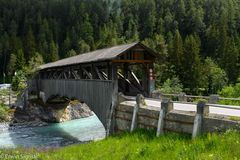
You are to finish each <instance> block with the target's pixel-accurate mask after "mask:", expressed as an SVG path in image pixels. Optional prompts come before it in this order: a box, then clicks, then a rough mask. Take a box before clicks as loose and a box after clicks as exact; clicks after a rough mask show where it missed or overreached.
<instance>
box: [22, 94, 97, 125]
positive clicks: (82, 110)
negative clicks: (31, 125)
mask: <svg viewBox="0 0 240 160" xmlns="http://www.w3.org/2000/svg"><path fill="white" fill-rule="evenodd" d="M59 99H60V98H59V97H58V98H54V99H51V101H48V102H47V103H46V104H45V103H42V102H41V101H39V100H38V101H30V103H29V105H28V107H27V108H25V112H26V113H28V115H29V116H30V117H31V119H34V118H39V119H41V120H42V121H45V122H58V123H60V122H65V121H70V120H74V119H79V118H85V117H89V116H92V115H93V112H92V111H91V110H90V108H89V107H88V106H87V105H86V104H85V103H81V102H80V101H78V100H66V101H64V100H62V99H61V100H59Z"/></svg>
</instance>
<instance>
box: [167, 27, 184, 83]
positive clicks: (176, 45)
mask: <svg viewBox="0 0 240 160" xmlns="http://www.w3.org/2000/svg"><path fill="white" fill-rule="evenodd" d="M169 61H170V63H171V65H172V66H174V70H175V71H176V73H177V75H179V77H180V79H181V77H182V75H181V73H182V61H183V40H182V37H181V35H180V33H179V31H178V30H176V32H175V36H174V39H173V41H172V42H170V44H169Z"/></svg>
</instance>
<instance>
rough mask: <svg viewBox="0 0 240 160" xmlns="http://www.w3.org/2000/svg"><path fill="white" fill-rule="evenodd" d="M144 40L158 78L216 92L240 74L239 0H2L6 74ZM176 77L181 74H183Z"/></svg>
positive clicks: (0, 33)
mask: <svg viewBox="0 0 240 160" xmlns="http://www.w3.org/2000/svg"><path fill="white" fill-rule="evenodd" d="M133 41H141V42H143V43H144V44H146V45H148V46H150V47H151V48H153V49H155V50H156V51H157V52H159V54H161V56H162V59H161V61H159V62H157V63H156V72H157V84H158V85H162V84H163V82H165V81H166V80H167V79H168V78H172V79H173V80H172V81H173V82H171V83H174V79H176V81H177V82H178V79H179V80H180V82H181V83H182V84H183V86H184V88H187V89H186V90H187V91H189V92H191V93H198V92H199V90H203V91H204V93H207V94H209V93H216V92H217V91H218V90H220V89H221V88H222V87H223V86H224V85H227V84H234V83H236V82H237V79H238V77H239V75H240V53H239V52H240V2H239V1H238V0H121V1H120V0H115V1H114V0H22V1H19V0H0V77H1V78H0V79H1V80H0V81H3V76H4V73H5V75H6V77H9V78H8V79H9V80H10V79H11V78H10V77H11V76H12V75H13V74H14V72H15V71H17V70H24V69H26V68H32V67H33V66H36V65H37V64H40V63H43V62H52V61H56V60H58V59H61V58H65V57H69V56H73V55H76V54H80V53H83V52H87V51H91V50H95V49H98V48H103V47H107V46H112V45H116V44H122V43H129V42H133ZM176 77H177V78H176Z"/></svg>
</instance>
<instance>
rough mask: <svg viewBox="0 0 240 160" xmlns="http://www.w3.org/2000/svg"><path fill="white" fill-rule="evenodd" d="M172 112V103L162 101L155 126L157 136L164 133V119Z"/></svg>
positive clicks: (167, 100) (165, 100)
mask: <svg viewBox="0 0 240 160" xmlns="http://www.w3.org/2000/svg"><path fill="white" fill-rule="evenodd" d="M171 110H173V103H172V102H170V100H169V99H163V100H162V102H161V109H160V112H159V119H158V126H157V136H159V135H162V134H163V133H164V119H165V117H166V114H167V113H168V112H170V111H171Z"/></svg>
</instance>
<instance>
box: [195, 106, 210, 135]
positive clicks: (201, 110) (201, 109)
mask: <svg viewBox="0 0 240 160" xmlns="http://www.w3.org/2000/svg"><path fill="white" fill-rule="evenodd" d="M208 113H209V106H206V102H203V101H200V102H198V104H197V113H196V116H195V119H194V125H193V132H192V138H195V137H197V136H198V135H200V134H201V133H202V125H203V117H204V115H208Z"/></svg>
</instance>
